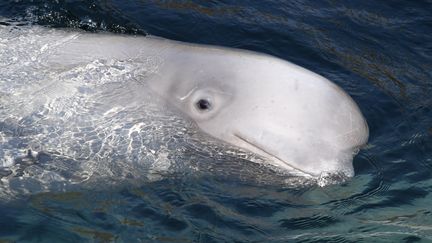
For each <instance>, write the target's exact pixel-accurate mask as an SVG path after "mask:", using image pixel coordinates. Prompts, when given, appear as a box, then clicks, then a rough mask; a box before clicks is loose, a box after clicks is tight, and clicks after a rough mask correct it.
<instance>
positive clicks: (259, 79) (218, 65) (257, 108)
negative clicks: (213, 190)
mask: <svg viewBox="0 0 432 243" xmlns="http://www.w3.org/2000/svg"><path fill="white" fill-rule="evenodd" d="M176 45H182V44H176ZM150 87H151V89H153V90H154V91H156V93H158V94H159V95H161V96H163V97H164V98H165V99H166V100H167V102H168V103H169V104H170V105H173V106H176V107H177V108H178V109H180V110H181V111H182V112H183V113H184V114H185V115H187V116H188V117H189V118H191V119H192V120H193V121H194V122H195V123H196V124H197V125H198V127H199V128H200V129H201V130H202V131H204V132H205V133H207V134H209V135H211V136H213V137H215V138H217V139H219V140H222V141H225V142H227V143H230V144H232V145H235V146H238V147H240V148H243V149H246V150H249V151H251V152H253V153H256V154H258V155H260V156H262V157H264V158H266V159H267V160H268V161H269V163H271V164H273V165H275V166H278V167H280V168H282V169H287V170H295V171H300V172H303V173H305V174H307V175H311V176H319V175H320V174H321V173H323V172H343V173H344V174H345V175H347V176H353V175H354V170H353V165H352V160H353V157H354V156H355V154H356V153H357V152H358V150H359V148H360V147H361V146H362V145H364V144H365V143H366V142H367V139H368V133H369V132H368V126H367V123H366V121H365V119H364V117H363V116H362V114H361V112H360V110H359V108H358V106H357V105H356V104H355V102H354V101H353V100H352V99H351V97H350V96H349V95H347V94H346V93H345V92H344V91H343V90H342V89H341V88H339V87H338V86H337V85H335V84H334V83H332V82H330V81H329V80H327V79H326V78H324V77H322V76H320V75H318V74H316V73H313V72H311V71H309V70H306V69H304V68H302V67H299V66H297V65H295V64H292V63H290V62H287V61H284V60H282V59H279V58H276V57H272V56H269V55H264V54H258V53H254V52H249V51H241V50H235V49H225V48H219V47H208V46H198V45H184V46H181V47H178V46H176V48H175V51H172V52H171V51H169V50H168V51H166V59H165V61H164V63H163V64H162V65H161V69H160V72H159V74H158V75H156V76H155V78H154V79H153V80H151V82H150Z"/></svg>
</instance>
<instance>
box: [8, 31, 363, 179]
mask: <svg viewBox="0 0 432 243" xmlns="http://www.w3.org/2000/svg"><path fill="white" fill-rule="evenodd" d="M0 33H1V35H0V72H1V74H0V88H1V90H0V107H1V109H0V122H1V124H0V127H1V129H0V144H1V146H2V152H0V156H1V157H3V165H4V166H10V165H12V164H13V161H14V160H16V158H17V157H19V156H20V155H19V153H20V152H18V151H22V150H23V149H28V148H32V149H33V151H56V153H59V154H62V155H65V156H68V157H69V158H79V159H84V160H89V161H100V160H103V159H107V158H108V157H109V158H110V159H111V160H112V161H128V163H126V162H125V163H124V164H122V165H121V166H120V165H116V163H115V162H113V163H111V164H110V168H109V169H107V168H106V166H105V167H104V166H102V165H101V164H100V163H99V162H98V163H96V162H94V163H90V162H88V165H86V166H87V167H86V171H90V170H91V171H93V172H94V171H96V172H97V173H104V172H103V170H106V172H105V173H106V174H112V175H115V173H114V172H113V171H115V170H113V169H112V168H113V167H124V166H125V165H126V166H131V167H133V166H132V165H134V166H142V164H146V165H147V166H148V167H149V168H150V167H151V168H153V167H155V166H156V167H157V166H159V167H162V169H163V168H165V167H167V165H166V164H164V162H166V161H172V160H173V158H172V155H171V153H176V154H182V153H183V154H184V150H182V149H181V148H180V149H179V148H178V147H176V143H181V142H185V140H188V139H187V137H188V136H189V135H190V134H192V133H193V134H196V131H195V130H193V129H194V128H195V127H198V128H199V131H201V132H203V133H202V134H204V135H200V136H202V138H206V139H207V138H213V139H215V140H214V143H213V142H212V143H209V144H208V145H207V146H208V147H207V149H209V150H212V149H215V148H216V147H217V146H219V145H220V144H227V145H229V146H232V147H234V148H239V149H241V150H243V151H246V152H251V153H253V154H255V155H257V156H258V157H260V158H262V159H263V160H264V161H265V163H268V164H270V165H272V166H275V167H276V168H279V169H281V170H287V171H293V172H295V173H298V174H300V175H302V176H306V177H317V176H320V175H321V174H323V173H340V172H341V173H343V174H345V175H346V176H353V175H354V170H353V166H352V160H353V157H354V156H355V155H356V153H357V152H358V150H359V148H361V147H362V146H363V145H364V144H365V143H366V142H367V139H368V127H367V123H366V121H365V119H364V117H363V116H362V114H361V112H360V110H359V108H358V107H357V105H356V104H355V102H354V101H353V100H352V99H351V98H350V97H349V95H347V94H346V93H345V92H344V91H343V90H342V89H341V88H339V87H338V86H337V85H335V84H334V83H332V82H330V81H329V80H327V79H326V78H324V77H322V76H320V75H318V74H316V73H313V72H311V71H308V70H306V69H304V68H302V67H299V66H297V65H295V64H292V63H290V62H287V61H285V60H281V59H279V58H275V57H272V56H269V55H265V54H260V53H255V52H251V51H243V50H236V49H229V48H223V47H214V46H205V45H195V44H186V43H181V42H177V41H171V40H166V39H161V38H156V37H134V36H125V35H114V34H106V33H102V34H101V33H98V34H95V33H85V32H76V31H75V32H74V31H69V30H56V29H47V28H43V27H21V29H11V28H8V27H5V26H0ZM184 118H186V119H184ZM188 134H189V135H188ZM193 136H195V135H192V137H193ZM185 137H186V138H185ZM192 140H193V139H192ZM155 141H157V142H155ZM161 141H163V142H162V143H161ZM161 144H163V146H162V145H161ZM215 144H218V145H215ZM200 146H201V147H202V144H201V145H200ZM212 146H214V147H212ZM162 147H163V149H161V148H162ZM204 147H205V146H204ZM215 150H216V151H217V149H215ZM28 153H29V154H31V153H32V152H31V151H30V152H28ZM215 153H216V154H217V153H219V152H215ZM142 154H146V155H145V156H144V157H143V156H141V155H142ZM170 156H171V157H170ZM183 156H185V157H187V158H192V157H193V155H191V154H188V155H183ZM36 157H37V156H36ZM227 163H228V162H227ZM149 164H150V165H149ZM169 166H172V164H171V165H168V167H169ZM123 171H124V170H123ZM130 171H132V170H130ZM124 176H125V175H124Z"/></svg>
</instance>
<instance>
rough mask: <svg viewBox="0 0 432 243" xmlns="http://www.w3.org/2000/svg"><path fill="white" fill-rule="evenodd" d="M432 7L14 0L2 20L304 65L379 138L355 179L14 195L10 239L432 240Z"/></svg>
mask: <svg viewBox="0 0 432 243" xmlns="http://www.w3.org/2000/svg"><path fill="white" fill-rule="evenodd" d="M431 13H432V3H431V2H430V1H415V2H414V1H385V2H384V1H382V2H368V3H365V2H364V1H350V2H344V1H320V2H319V3H318V2H317V1H287V2H286V3H282V2H279V1H256V2H255V3H251V2H249V1H210V2H204V1H203V2H198V1H182V2H173V1H148V2H147V1H85V2H79V1H32V2H29V1H3V2H2V3H0V16H2V17H4V18H7V19H12V20H14V21H15V22H18V23H23V24H28V23H29V22H31V23H35V24H39V25H48V26H52V27H57V28H63V27H72V28H81V29H84V30H88V31H110V32H120V33H127V34H138V35H145V34H151V35H156V36H161V37H166V38H170V39H174V40H180V41H186V42H193V43H205V44H215V45H221V46H228V47H236V48H243V49H250V50H254V51H259V52H264V53H268V54H272V55H275V56H278V57H281V58H283V59H286V60H289V61H292V62H294V63H296V64H299V65H301V66H304V67H306V68H308V69H310V70H312V71H314V72H317V73H319V74H321V75H323V76H325V77H327V78H328V79H330V80H332V81H334V82H335V83H337V84H338V85H340V86H341V87H343V88H344V89H345V90H346V91H347V92H348V93H349V94H350V95H351V96H352V97H353V99H354V100H355V101H356V102H357V103H358V105H359V107H360V108H361V110H362V112H363V114H364V115H365V117H366V119H367V121H368V124H369V128H370V139H369V143H368V145H367V147H366V148H365V149H363V150H362V151H361V152H360V154H359V155H358V156H357V157H356V158H355V160H354V167H355V172H356V176H355V177H354V178H352V179H351V180H349V181H347V182H345V183H342V184H337V185H330V186H327V187H318V186H308V187H299V188H285V187H281V186H278V185H274V183H256V182H255V181H254V180H248V179H239V177H238V176H229V175H226V174H224V175H219V174H218V173H214V174H215V175H214V176H209V174H206V175H205V176H196V175H193V174H192V175H191V174H189V173H183V174H180V175H176V176H168V177H163V178H162V179H160V180H156V181H143V182H142V183H134V184H127V185H123V186H118V185H111V184H109V183H108V184H109V185H108V186H104V187H103V186H101V187H100V188H88V187H86V188H85V189H83V188H81V187H80V188H78V189H74V188H70V189H68V190H67V191H66V192H59V191H58V190H57V191H56V190H53V191H52V192H43V193H42V192H41V193H34V194H31V195H30V196H26V197H24V198H20V199H16V200H10V201H8V200H3V201H2V202H1V204H0V205H1V206H0V212H1V215H2V217H1V218H0V239H1V240H4V241H6V242H9V241H11V242H14V241H22V242H27V241H32V242H60V241H64V242H78V241H80V242H81V241H89V242H132V241H141V242H262V241H264V240H266V241H269V242H326V241H330V242H430V241H432V206H431V205H432V204H431V202H432V200H431V199H432V196H431V192H432V96H431V92H432V81H431V78H432V71H431V70H432V61H431V60H432V44H431V43H432V37H431V35H430V33H432V24H431V23H432V14H431ZM0 24H2V25H7V24H8V23H7V22H1V23H0ZM0 48H1V45H0ZM0 62H1V60H0ZM1 107H2V106H0V108H1ZM0 122H2V123H0V124H1V126H0V128H1V129H3V131H2V132H5V130H6V129H7V126H6V125H4V124H7V122H5V121H0ZM188 153H191V154H193V155H194V153H193V150H192V151H188ZM187 156H190V154H188V155H187ZM204 157H205V154H204ZM196 158H198V159H199V158H200V156H199V155H196ZM47 160H49V159H47ZM60 162H62V163H69V164H70V163H71V162H70V161H63V160H59V163H60ZM252 171H253V170H252ZM228 174H229V173H228ZM278 176H279V175H278Z"/></svg>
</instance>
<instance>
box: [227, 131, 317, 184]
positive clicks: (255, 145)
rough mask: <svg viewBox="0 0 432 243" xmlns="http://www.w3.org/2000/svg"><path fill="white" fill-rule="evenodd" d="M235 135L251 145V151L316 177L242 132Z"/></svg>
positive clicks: (303, 173) (293, 169)
mask: <svg viewBox="0 0 432 243" xmlns="http://www.w3.org/2000/svg"><path fill="white" fill-rule="evenodd" d="M233 135H234V137H236V138H238V139H240V140H241V141H242V142H244V143H246V144H247V145H249V146H251V147H252V148H253V149H248V148H246V149H248V150H250V151H251V152H256V153H257V154H259V155H262V156H264V157H267V158H269V159H271V160H273V161H277V162H278V165H280V164H282V165H283V166H284V167H288V168H289V169H290V170H292V171H295V172H300V173H301V174H302V175H303V176H305V175H306V176H312V177H314V175H313V174H311V173H308V172H306V171H304V170H302V169H299V168H297V167H295V166H293V165H292V164H290V163H288V162H286V161H285V160H283V159H281V158H280V157H278V156H277V155H274V154H273V153H271V152H269V151H268V150H267V149H265V148H263V147H262V146H260V145H259V144H258V143H256V142H254V141H252V140H250V139H247V138H246V137H245V136H242V135H241V134H240V133H234V134H233Z"/></svg>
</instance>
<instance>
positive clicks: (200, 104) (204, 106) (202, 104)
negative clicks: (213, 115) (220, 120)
mask: <svg viewBox="0 0 432 243" xmlns="http://www.w3.org/2000/svg"><path fill="white" fill-rule="evenodd" d="M196 107H197V108H198V110H201V111H208V110H210V109H211V108H212V105H211V103H210V101H209V100H207V99H199V100H198V101H197V103H196Z"/></svg>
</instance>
